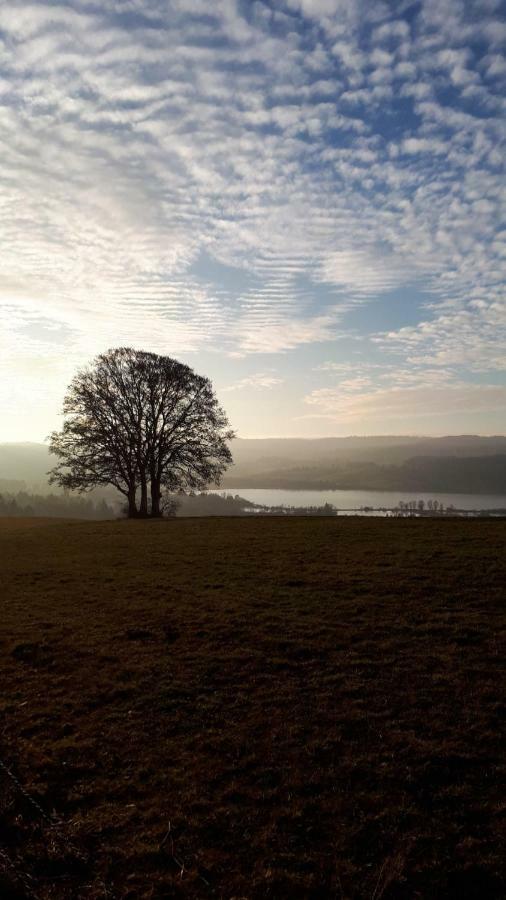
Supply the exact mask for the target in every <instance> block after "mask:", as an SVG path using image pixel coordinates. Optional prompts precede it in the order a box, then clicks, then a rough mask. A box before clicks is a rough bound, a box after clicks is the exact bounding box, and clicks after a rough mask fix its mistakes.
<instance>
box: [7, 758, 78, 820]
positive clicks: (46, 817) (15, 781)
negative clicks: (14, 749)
mask: <svg viewBox="0 0 506 900" xmlns="http://www.w3.org/2000/svg"><path fill="white" fill-rule="evenodd" d="M0 769H1V770H2V771H3V772H4V773H5V774H6V775H7V777H8V778H10V780H11V781H12V783H13V785H14V786H15V787H16V788H17V789H18V791H19V793H20V794H22V796H23V797H24V798H25V800H26V801H27V802H28V803H29V804H30V805H31V806H32V807H33V808H34V809H35V810H36V811H37V812H38V814H39V816H40V817H41V818H42V819H44V820H45V821H46V822H47V823H48V824H49V825H51V826H52V827H55V826H56V827H58V826H61V825H63V821H62V820H61V819H59V818H58V817H57V816H55V815H53V816H50V815H48V813H47V812H46V811H45V809H43V808H42V806H41V805H40V803H38V802H37V800H35V798H34V797H32V795H31V794H29V793H28V791H27V790H26V788H24V787H23V785H22V784H21V782H20V780H19V778H17V777H16V776H15V775H14V772H13V771H12V770H11V769H9V766H8V765H7V764H6V763H4V761H3V759H0Z"/></svg>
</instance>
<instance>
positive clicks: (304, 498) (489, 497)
mask: <svg viewBox="0 0 506 900" xmlns="http://www.w3.org/2000/svg"><path fill="white" fill-rule="evenodd" d="M212 493H218V494H219V493H223V491H221V490H218V491H213V492H212ZM226 493H227V494H234V495H235V494H239V496H240V497H244V499H245V500H250V501H251V502H252V503H258V504H260V505H262V506H298V507H301V506H304V507H309V506H323V505H324V504H325V503H331V504H332V505H333V506H335V507H336V508H337V509H339V510H347V509H348V510H350V509H351V510H353V509H360V507H365V506H368V507H371V506H372V507H374V508H376V509H378V508H381V507H384V508H385V509H392V508H393V507H396V506H398V505H399V503H400V502H401V501H409V500H424V501H425V505H427V502H428V501H429V500H437V501H438V503H440V504H441V503H442V504H443V506H444V507H445V508H447V507H448V506H454V507H455V508H456V509H468V510H473V509H506V495H505V494H443V493H436V492H434V491H433V492H430V493H423V492H418V491H411V492H409V491H308V490H300V491H296V490H281V489H275V488H272V489H271V488H234V489H233V490H230V489H229V490H227V491H226Z"/></svg>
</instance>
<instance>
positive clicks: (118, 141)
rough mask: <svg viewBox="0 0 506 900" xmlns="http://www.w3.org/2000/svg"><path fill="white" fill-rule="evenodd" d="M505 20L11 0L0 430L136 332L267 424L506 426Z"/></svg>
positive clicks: (428, 10) (367, 1) (279, 432)
mask: <svg viewBox="0 0 506 900" xmlns="http://www.w3.org/2000/svg"><path fill="white" fill-rule="evenodd" d="M505 13H506V5H505V3H504V2H500V0H419V2H410V0H395V2H394V0H392V2H387V0H384V2H382V0H101V2H94V0H72V2H49V0H39V2H35V3H26V2H16V0H10V2H9V3H3V4H0V252H1V255H0V410H1V417H0V418H1V421H0V441H2V440H3V441H9V440H10V441H17V440H35V441H37V440H43V439H44V438H45V437H46V436H47V434H48V433H49V432H50V431H51V430H52V429H53V428H56V427H59V426H60V424H61V419H60V416H59V414H60V410H61V405H62V400H63V396H64V393H65V389H66V386H67V384H68V383H69V381H70V379H71V377H72V375H73V374H74V372H75V371H76V369H77V368H79V367H81V366H83V365H85V364H87V363H88V362H89V361H90V360H92V358H93V357H94V356H95V355H96V354H97V353H100V352H103V351H105V350H107V349H108V348H110V347H117V346H133V347H136V348H138V349H144V350H151V351H154V352H157V353H162V354H167V355H170V356H174V357H176V358H178V359H180V360H181V361H183V362H185V363H187V364H189V365H191V366H192V367H193V368H194V369H195V370H196V371H197V372H199V373H200V374H205V375H208V376H209V377H210V378H211V379H212V381H213V384H214V385H215V388H216V391H217V393H218V396H219V398H220V400H221V402H222V404H223V406H224V407H225V409H226V410H227V412H228V414H229V418H230V420H231V424H232V426H233V427H234V428H235V429H236V430H237V432H238V434H239V435H240V436H243V437H263V436H274V435H276V436H303V437H317V436H327V435H346V434H357V435H358V434H406V433H409V434H427V435H428V434H451V433H471V432H472V433H480V434H498V433H506V304H505V298H504V275H505V266H504V246H505V241H504V239H505V236H506V226H505V225H504V222H505V216H504V196H505V179H504V151H503V147H504V144H503V143H502V139H503V136H504V131H505V116H504V106H505V102H506V101H505V99H504V98H505V96H506V95H505V90H504V88H505V80H506V78H505V76H506V62H505V57H504V42H505V40H506V15H505Z"/></svg>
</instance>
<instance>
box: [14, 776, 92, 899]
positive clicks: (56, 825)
mask: <svg viewBox="0 0 506 900" xmlns="http://www.w3.org/2000/svg"><path fill="white" fill-rule="evenodd" d="M0 771H2V772H3V773H4V775H6V776H7V778H9V780H10V781H11V782H12V784H13V785H14V787H15V788H16V790H17V791H18V793H19V794H21V796H22V797H23V798H24V799H25V800H26V802H27V803H28V804H29V805H30V806H31V807H32V809H34V810H35V811H36V812H37V814H38V816H39V817H40V818H41V819H42V820H43V822H44V823H45V825H46V827H50V828H51V830H52V833H53V835H55V836H56V837H58V838H59V839H60V842H61V843H62V844H64V845H65V846H66V847H67V848H68V849H70V850H72V851H74V853H76V854H77V855H78V856H80V857H81V858H84V857H85V856H86V854H83V851H82V850H80V849H79V848H78V847H76V846H75V844H73V842H72V841H71V840H70V838H69V836H68V834H66V833H65V831H64V826H65V823H64V821H63V819H61V818H60V817H59V816H57V815H56V813H54V812H53V813H52V814H51V815H50V814H49V813H47V812H46V810H45V809H43V807H42V806H41V805H40V803H39V802H38V801H37V800H36V799H35V797H32V795H31V794H30V793H29V792H28V791H27V790H26V788H25V787H24V785H23V784H22V783H21V782H20V780H19V778H18V777H17V776H16V775H15V774H14V772H13V771H12V769H10V768H9V766H8V765H7V763H5V762H4V761H3V759H0ZM0 860H3V862H4V865H5V866H6V868H7V869H10V870H11V872H12V873H13V874H14V876H15V878H16V880H17V881H18V882H20V883H21V884H22V885H23V888H24V890H25V892H26V893H27V895H28V896H29V897H31V898H32V900H40V898H39V895H38V894H37V893H36V892H35V890H34V887H33V883H34V879H33V878H32V876H31V875H29V874H28V873H27V872H21V871H20V869H19V868H18V866H17V864H16V863H14V862H13V860H12V859H11V857H10V856H9V854H8V853H7V851H6V850H5V849H4V848H2V847H0Z"/></svg>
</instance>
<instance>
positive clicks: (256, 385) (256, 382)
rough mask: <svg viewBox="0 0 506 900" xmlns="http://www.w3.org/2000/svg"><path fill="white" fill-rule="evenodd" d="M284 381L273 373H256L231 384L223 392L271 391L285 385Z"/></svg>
mask: <svg viewBox="0 0 506 900" xmlns="http://www.w3.org/2000/svg"><path fill="white" fill-rule="evenodd" d="M283 381H284V379H283V378H279V377H278V376H276V375H273V374H272V373H271V372H256V373H255V374H254V375H247V376H246V377H245V378H241V379H240V381H236V382H235V384H229V385H227V387H224V388H222V389H221V390H222V393H224V392H226V391H243V390H244V389H245V388H252V389H253V390H270V389H271V388H274V387H277V385H279V384H283Z"/></svg>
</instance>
